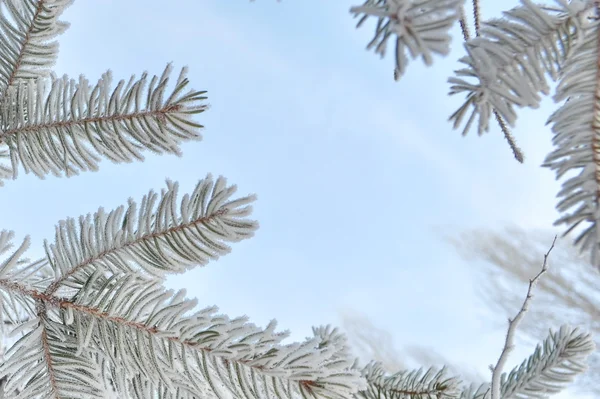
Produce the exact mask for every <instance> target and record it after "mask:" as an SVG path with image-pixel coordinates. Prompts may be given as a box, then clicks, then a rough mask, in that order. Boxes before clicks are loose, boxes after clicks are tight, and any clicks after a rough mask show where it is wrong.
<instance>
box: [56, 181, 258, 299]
mask: <svg viewBox="0 0 600 399" xmlns="http://www.w3.org/2000/svg"><path fill="white" fill-rule="evenodd" d="M236 190H237V188H236V186H235V185H232V186H227V182H226V180H225V178H223V177H219V178H217V179H216V181H215V180H213V178H212V177H211V175H210V174H209V175H208V176H207V177H206V178H205V179H203V180H200V181H199V182H198V184H197V185H196V187H195V189H194V190H193V191H192V193H191V194H185V195H184V196H183V198H182V199H181V202H178V199H177V195H178V191H179V184H178V183H177V182H172V181H169V180H167V189H166V190H165V189H163V190H162V191H161V194H160V197H159V195H158V194H157V193H155V192H154V191H152V190H151V191H150V192H149V193H148V194H146V195H144V197H143V198H142V201H141V204H140V205H139V206H138V204H137V203H136V202H135V201H133V199H131V198H130V199H129V201H128V202H129V204H128V206H127V208H125V207H124V206H120V207H118V208H116V209H114V210H112V211H110V212H108V213H107V212H105V211H104V209H103V208H100V209H99V210H98V211H97V212H96V213H94V215H93V216H92V215H90V214H88V215H86V216H85V217H83V216H81V217H80V218H79V221H78V223H77V222H76V220H75V219H73V218H68V219H66V220H64V221H60V222H59V224H58V225H57V226H56V236H55V240H54V243H53V244H49V243H48V242H47V241H45V243H44V246H45V249H46V254H47V259H48V262H49V263H50V265H52V267H53V269H54V270H55V271H56V274H55V281H54V282H53V283H52V284H50V285H49V286H48V289H47V292H48V293H51V294H52V293H54V292H56V291H57V289H58V288H59V287H60V286H61V285H63V284H68V285H69V286H70V287H71V288H73V287H75V288H79V287H81V286H82V284H84V282H85V281H86V280H87V277H88V276H89V275H90V274H93V273H97V272H98V271H103V272H104V271H106V272H110V273H112V274H114V273H120V272H124V273H138V272H141V271H143V272H144V273H147V274H149V275H151V276H153V277H154V278H157V279H161V280H162V279H163V278H164V277H165V276H166V275H167V274H169V273H182V272H184V271H186V270H188V269H189V268H191V267H195V266H197V265H202V266H204V265H206V264H207V263H208V262H209V261H210V260H215V259H217V258H218V257H219V256H221V255H224V254H227V253H228V252H229V251H230V250H231V248H230V247H229V246H228V245H227V242H238V241H240V240H243V239H247V238H250V237H252V236H253V235H254V232H255V231H256V229H258V223H257V222H256V221H253V220H249V219H247V216H248V215H249V214H250V212H251V211H252V207H251V205H250V204H251V203H252V202H253V201H254V200H255V198H256V197H255V196H254V195H250V196H245V197H241V198H237V199H232V198H231V196H232V195H233V194H234V193H235V192H236Z"/></svg>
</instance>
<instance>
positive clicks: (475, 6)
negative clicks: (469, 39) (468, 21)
mask: <svg viewBox="0 0 600 399" xmlns="http://www.w3.org/2000/svg"><path fill="white" fill-rule="evenodd" d="M473 19H474V20H475V36H479V21H481V9H480V7H479V0H473Z"/></svg>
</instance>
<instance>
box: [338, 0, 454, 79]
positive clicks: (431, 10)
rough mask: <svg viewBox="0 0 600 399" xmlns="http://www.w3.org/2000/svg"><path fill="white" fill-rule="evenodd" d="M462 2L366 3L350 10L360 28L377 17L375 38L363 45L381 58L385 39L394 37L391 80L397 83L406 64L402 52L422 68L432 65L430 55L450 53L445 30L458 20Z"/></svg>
mask: <svg viewBox="0 0 600 399" xmlns="http://www.w3.org/2000/svg"><path fill="white" fill-rule="evenodd" d="M462 3H463V0H366V1H365V2H364V4H363V5H362V6H354V7H351V8H350V13H352V14H354V17H355V18H356V17H359V16H360V19H359V21H358V23H357V25H356V27H357V28H358V27H360V26H361V25H362V24H363V23H364V22H365V21H366V20H367V19H368V18H369V17H376V18H377V25H376V28H375V36H374V37H373V39H372V40H371V41H370V42H369V44H368V45H367V50H371V49H374V51H375V53H376V54H379V55H380V56H381V58H383V57H384V56H385V54H386V50H387V43H388V40H389V39H390V38H391V37H392V36H395V58H396V67H395V69H394V80H396V81H398V80H400V77H401V76H402V75H403V74H404V71H405V70H406V66H407V64H408V61H409V60H408V57H407V55H406V52H407V50H408V53H409V54H410V56H411V57H412V58H413V59H414V58H417V57H421V58H422V59H423V62H424V63H425V65H431V64H432V63H433V54H440V55H447V54H448V53H449V52H450V40H451V37H450V34H449V33H448V32H449V30H450V29H451V28H452V25H453V24H454V22H455V21H457V20H458V19H459V15H460V9H461V7H462Z"/></svg>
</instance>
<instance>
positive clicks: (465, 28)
mask: <svg viewBox="0 0 600 399" xmlns="http://www.w3.org/2000/svg"><path fill="white" fill-rule="evenodd" d="M458 23H459V24H460V30H461V31H462V35H463V39H465V42H466V41H467V40H469V39H470V38H471V34H470V33H469V26H468V25H467V16H466V15H465V8H464V7H463V6H460V18H459V19H458Z"/></svg>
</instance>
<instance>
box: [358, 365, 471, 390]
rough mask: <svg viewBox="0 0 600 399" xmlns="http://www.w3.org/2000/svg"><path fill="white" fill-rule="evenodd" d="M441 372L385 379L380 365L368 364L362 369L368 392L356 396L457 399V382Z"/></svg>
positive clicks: (403, 372) (443, 369) (393, 376)
mask: <svg viewBox="0 0 600 399" xmlns="http://www.w3.org/2000/svg"><path fill="white" fill-rule="evenodd" d="M446 373H447V371H446V369H445V368H442V369H440V370H437V371H436V370H435V369H433V368H430V369H428V370H427V371H426V372H423V370H422V369H419V370H413V371H410V372H407V371H401V372H398V373H395V374H392V375H386V372H385V370H384V369H383V367H382V365H381V363H378V362H372V363H370V364H368V365H367V366H366V367H365V368H364V369H363V376H364V377H365V378H366V380H367V384H368V388H367V389H366V390H364V391H360V392H359V393H358V395H357V396H358V397H359V398H362V399H392V398H412V399H421V398H422V399H433V398H436V399H453V398H458V397H459V396H460V389H459V383H460V380H458V379H457V378H454V377H448V376H447V374H446Z"/></svg>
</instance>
